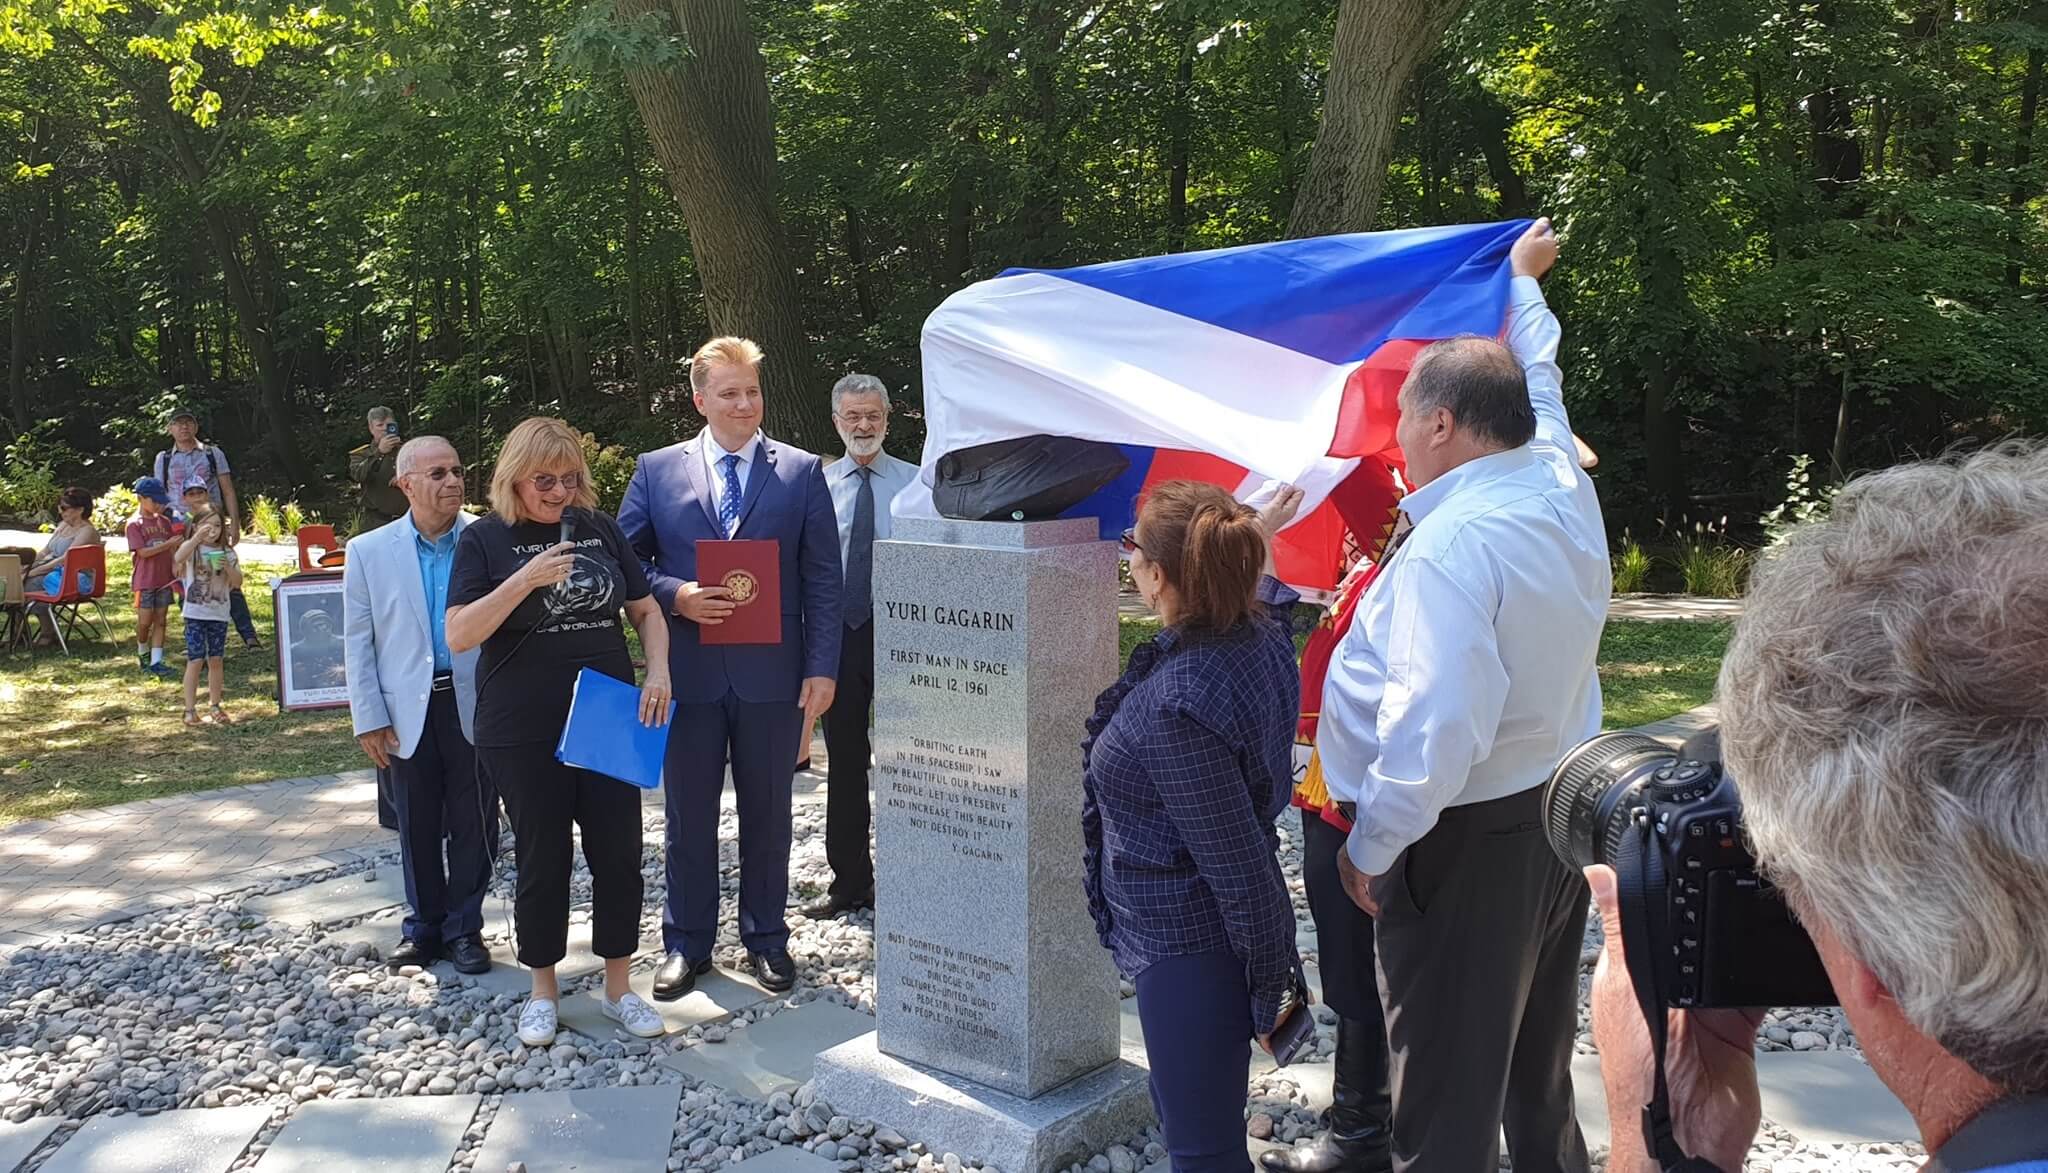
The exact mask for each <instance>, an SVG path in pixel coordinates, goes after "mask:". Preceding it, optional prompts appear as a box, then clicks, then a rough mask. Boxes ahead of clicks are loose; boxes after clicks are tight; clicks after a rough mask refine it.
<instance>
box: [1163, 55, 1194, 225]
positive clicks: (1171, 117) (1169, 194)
mask: <svg viewBox="0 0 2048 1173" xmlns="http://www.w3.org/2000/svg"><path fill="white" fill-rule="evenodd" d="M1174 36H1175V38H1176V39H1177V40H1178V42H1179V48H1178V51H1177V53H1178V55H1177V57H1176V59H1175V61H1174V65H1173V91H1172V97H1171V104H1170V105H1169V106H1168V107H1167V111H1166V124H1167V132H1166V251H1167V252H1170V253H1177V252H1184V251H1186V250H1187V247H1188V162H1189V156H1190V154H1191V153H1192V148H1191V145H1190V141H1189V140H1190V139H1191V138H1192V137H1193V136H1192V135H1191V133H1190V131H1191V129H1192V126H1193V123H1194V120H1195V115H1194V111H1193V110H1192V109H1190V108H1189V103H1190V101H1191V99H1192V97H1193V91H1194V86H1195V30H1194V26H1193V25H1192V24H1191V23H1190V22H1188V21H1186V20H1182V21H1180V22H1178V23H1177V24H1176V25H1175V26H1174Z"/></svg>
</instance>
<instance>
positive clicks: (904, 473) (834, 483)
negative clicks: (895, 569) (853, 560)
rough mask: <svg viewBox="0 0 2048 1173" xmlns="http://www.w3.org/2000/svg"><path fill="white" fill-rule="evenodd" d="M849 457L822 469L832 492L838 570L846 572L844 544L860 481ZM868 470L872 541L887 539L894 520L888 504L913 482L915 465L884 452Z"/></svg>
mask: <svg viewBox="0 0 2048 1173" xmlns="http://www.w3.org/2000/svg"><path fill="white" fill-rule="evenodd" d="M859 467H860V465H859V464H858V463H856V462H855V461H854V459H853V457H851V456H842V457H840V458H839V459H837V460H835V461H833V462H832V463H830V464H828V465H826V466H825V485H826V487H827V488H829V489H831V490H832V512H833V514H834V515H836V516H837V517H838V519H839V568H840V569H841V570H842V571H843V570H845V569H846V541H847V538H848V536H849V535H851V534H852V533H853V506H854V502H855V501H856V500H857V499H858V498H859V497H860V478H859V477H857V476H855V475H853V470H854V469H856V468H859ZM868 467H869V468H871V469H874V470H875V475H874V476H873V477H871V478H869V479H870V481H871V482H872V483H873V484H874V486H875V540H876V541H878V542H879V541H881V540H882V539H883V538H886V537H888V536H889V534H890V531H891V529H892V528H893V527H892V525H891V523H892V522H893V521H894V518H893V517H892V516H891V515H890V513H889V503H890V502H892V501H894V500H895V499H896V494H898V493H901V492H902V491H903V490H904V489H906V488H908V487H909V486H910V482H912V481H914V480H916V479H917V466H916V465H914V464H912V463H910V462H909V461H907V460H898V459H896V458H895V457H893V456H891V455H889V454H888V453H887V452H877V453H876V454H875V458H874V460H872V461H870V462H869V464H868Z"/></svg>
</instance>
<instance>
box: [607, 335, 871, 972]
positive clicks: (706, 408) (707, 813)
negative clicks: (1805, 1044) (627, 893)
mask: <svg viewBox="0 0 2048 1173" xmlns="http://www.w3.org/2000/svg"><path fill="white" fill-rule="evenodd" d="M760 366H761V348H760V347H758V346H756V345H754V343H752V342H750V341H748V340H747V339H744V338H714V339H712V340H711V341H710V342H707V343H705V344H704V346H703V347H702V349H700V350H698V351H697V353H696V355H695V357H693V358H692V359H691V360H690V390H691V393H692V399H693V401H694V402H695V403H696V405H697V410H698V411H699V412H701V413H702V414H703V416H704V420H705V424H706V426H705V428H704V430H703V431H701V432H699V433H697V435H696V436H695V437H694V438H692V439H689V440H685V441H684V442H682V443H680V444H675V445H671V446H670V447H667V448H663V449H661V450H659V451H656V452H649V453H647V454H646V455H644V456H642V457H641V458H640V462H639V464H638V466H637V467H635V468H634V470H633V479H632V482H631V483H630V484H628V485H627V486H626V498H625V501H624V503H623V504H622V505H621V506H620V507H619V525H620V526H621V527H622V528H623V529H624V530H625V531H626V537H627V539H628V540H629V541H631V542H632V543H633V548H634V549H635V550H636V551H638V552H639V554H640V558H641V560H642V561H643V562H645V563H646V565H647V577H648V581H649V582H651V583H652V584H653V586H654V597H655V600H656V601H657V602H659V603H660V604H661V607H662V610H663V611H664V612H666V613H667V614H668V616H669V632H670V634H669V674H670V676H671V677H672V678H673V679H674V681H675V699H676V715H675V721H674V723H673V725H672V726H671V732H670V733H669V738H668V758H667V762H666V766H665V769H664V781H663V785H664V789H665V790H666V799H667V807H668V844H667V847H668V851H667V855H668V902H667V905H666V906H665V907H664V908H663V910H662V918H661V936H662V947H663V948H664V949H665V950H666V951H667V953H668V956H667V958H666V959H664V960H663V962H662V965H661V968H660V969H659V970H658V971H656V973H655V977H654V996H655V997H656V998H657V999H659V1000H662V1001H672V1000H674V999H676V998H680V997H682V996H683V995H684V994H687V993H689V992H690V990H691V989H693V988H694V987H695V986H696V983H697V978H698V976H699V975H701V974H704V973H708V972H709V971H710V969H711V947H712V945H713V944H714V943H716V941H717V939H718V794H719V791H720V790H721V789H722V788H723V786H724V783H725V768H726V763H727V761H728V760H729V761H730V762H731V764H732V784H733V791H734V793H735V795H736V796H737V799H738V806H739V821H740V916H739V927H740V943H741V944H743V945H745V946H746V949H747V961H748V966H749V968H750V969H751V971H752V973H753V976H754V979H755V980H756V981H758V982H760V983H761V985H762V986H763V987H765V988H766V989H769V990H772V991H776V992H780V991H783V990H787V989H789V988H790V987H791V986H793V985H795V984H796V964H795V962H793V961H791V960H790V957H789V926H788V925H787V924H786V923H785V922H784V920H783V906H784V904H786V903H787V902H788V899H789V837H790V809H789V808H790V784H791V780H792V777H793V774H794V771H793V770H792V768H791V763H793V762H795V761H796V760H797V745H798V742H799V741H800V740H801V738H802V737H803V735H804V731H805V730H808V729H810V728H811V727H812V725H814V724H815V723H816V722H817V719H818V716H819V715H820V714H822V713H823V712H824V711H825V710H826V709H828V708H830V707H832V694H833V690H834V679H835V677H836V674H837V672H838V665H839V640H840V615H839V594H840V585H841V583H840V577H841V569H840V565H839V528H838V524H837V522H836V521H835V519H834V515H833V512H832V493H831V490H830V489H828V488H827V487H826V485H825V474H824V466H823V464H821V463H820V461H819V460H818V458H817V457H816V456H813V455H812V454H810V453H809V452H805V451H803V450H802V449H800V448H792V447H789V446H787V445H783V444H777V443H776V442H774V441H773V440H770V439H769V438H768V437H766V436H764V435H762V434H761V411H762V403H761V378H760ZM728 538H738V539H768V540H773V541H775V542H776V543H777V544H778V545H779V547H780V549H779V556H780V559H781V578H782V641H781V642H780V643H774V644H727V645H718V644H713V645H707V644H705V643H703V642H702V641H701V640H699V639H698V633H699V631H700V630H701V629H702V628H704V627H709V626H714V625H716V624H719V623H722V622H724V621H725V617H726V616H727V615H729V614H731V613H732V609H733V604H732V603H731V602H730V601H728V599H727V598H726V592H725V588H723V587H721V586H717V585H715V584H708V583H700V582H698V581H697V543H698V542H700V541H707V540H709V541H718V540H722V539H728Z"/></svg>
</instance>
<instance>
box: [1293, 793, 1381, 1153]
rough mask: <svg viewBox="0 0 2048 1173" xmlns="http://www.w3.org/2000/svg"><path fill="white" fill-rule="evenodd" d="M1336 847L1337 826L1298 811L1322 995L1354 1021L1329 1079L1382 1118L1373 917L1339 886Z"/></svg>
mask: <svg viewBox="0 0 2048 1173" xmlns="http://www.w3.org/2000/svg"><path fill="white" fill-rule="evenodd" d="M1342 850H1344V832H1342V831H1339V830H1338V829H1337V828H1336V827H1334V826H1332V825H1330V824H1329V823H1326V822H1324V821H1323V817H1322V816H1321V815H1319V814H1317V813H1315V812H1314V811H1303V812H1301V883H1302V887H1304V888H1306V889H1307V890H1308V911H1309V915H1310V916H1311V917H1313V918H1314V919H1315V922H1316V967H1317V968H1318V969H1319V970H1321V971H1322V975H1323V1003H1324V1004H1325V1005H1327V1006H1328V1007H1329V1008H1330V1009H1331V1010H1334V1011H1336V1012H1337V1016H1338V1017H1339V1018H1343V1019H1347V1020H1349V1021H1351V1022H1353V1023H1355V1024H1357V1027H1358V1029H1357V1030H1355V1031H1352V1032H1351V1033H1350V1034H1348V1035H1347V1036H1346V1037H1345V1039H1344V1041H1345V1042H1346V1043H1352V1042H1356V1043H1357V1044H1358V1048H1357V1053H1355V1054H1353V1053H1349V1052H1347V1053H1346V1054H1343V1055H1340V1056H1338V1064H1337V1080H1338V1081H1339V1082H1340V1083H1342V1084H1343V1085H1344V1086H1345V1087H1347V1088H1349V1089H1350V1090H1351V1091H1352V1092H1354V1093H1355V1094H1356V1099H1355V1102H1356V1103H1357V1105H1358V1110H1359V1111H1361V1112H1363V1113H1364V1114H1365V1115H1366V1116H1367V1117H1368V1118H1369V1119H1370V1120H1371V1121H1372V1122H1374V1123H1377V1124H1381V1125H1384V1124H1385V1123H1386V1122H1387V1120H1388V1119H1389V1117H1390V1116H1391V1115H1392V1112H1393V1107H1392V1101H1393V1091H1392V1089H1391V1088H1390V1087H1389V1086H1388V1084H1387V1020H1386V1014H1385V1011H1384V1010H1383V1009H1382V1008H1381V1006H1380V985H1379V974H1378V972H1377V970H1376V967H1375V964H1374V954H1373V923H1372V918H1371V917H1369V916H1367V915H1365V910H1364V909H1362V908H1360V907H1358V905H1356V904H1354V903H1352V901H1351V896H1350V895H1349V894H1348V893H1346V892H1345V891H1344V881H1343V879H1342V878H1341V877H1340V876H1339V875H1338V874H1337V853H1338V852H1340V851H1342Z"/></svg>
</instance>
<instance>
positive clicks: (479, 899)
mask: <svg viewBox="0 0 2048 1173" xmlns="http://www.w3.org/2000/svg"><path fill="white" fill-rule="evenodd" d="M463 471H464V470H463V467H462V464H461V461H460V460H459V459H458V458H457V457H456V455H455V448H454V447H453V446H452V445H450V444H449V443H448V441H446V440H444V439H442V438H441V437H439V436H419V437H415V438H414V439H412V440H408V441H407V442H406V443H405V446H404V447H402V448H400V449H399V450H398V485H399V488H400V489H402V490H403V491H404V493H405V499H406V501H407V502H408V503H409V504H410V506H411V507H410V508H409V509H408V510H407V511H406V513H405V515H404V516H402V517H400V518H399V519H398V520H397V521H394V522H392V523H390V524H389V525H384V526H380V527H378V528H376V529H373V530H371V531H369V532H368V533H364V534H359V535H357V536H356V537H354V538H351V539H349V543H348V561H347V562H346V563H345V565H344V568H343V572H342V597H343V607H344V610H343V615H344V620H343V627H344V635H343V638H344V640H345V642H346V644H347V649H348V701H349V709H350V712H351V714H352V716H353V717H354V720H355V732H356V740H357V741H359V742H361V743H362V746H363V752H364V753H366V754H368V755H370V760H371V761H373V762H375V763H377V767H378V768H379V769H385V768H388V769H389V770H390V771H391V780H392V797H393V798H394V799H395V800H396V804H397V807H398V841H399V849H400V857H399V858H400V862H401V864H402V866H403V869H404V872H405V900H406V903H407V904H409V905H411V906H412V914H411V915H410V916H408V917H406V918H405V926H404V932H405V939H404V940H403V941H402V942H400V943H399V945H398V947H397V948H396V949H394V950H392V951H391V952H390V953H389V954H387V955H386V957H385V959H384V960H385V963H386V964H387V965H389V966H390V967H391V968H393V969H396V968H398V967H400V966H405V965H429V964H432V963H433V962H434V961H437V960H439V959H441V958H443V957H446V958H447V959H448V960H449V961H450V962H451V963H452V964H453V965H454V966H455V968H456V970H458V971H459V972H462V973H471V974H474V973H483V972H484V971H486V970H488V969H490V968H491V954H490V950H488V949H486V948H484V943H483V927H484V922H483V906H484V889H485V888H486V887H487V886H488V885H489V883H490V878H491V864H490V850H489V846H490V844H489V836H488V833H487V831H486V828H487V827H489V826H491V825H492V824H493V822H494V820H492V819H491V818H490V817H489V812H488V807H489V804H490V802H491V798H490V794H489V791H488V789H487V788H485V787H484V786H483V784H482V781H481V780H480V778H479V776H478V771H477V766H476V751H475V748H474V747H473V745H472V744H471V738H472V737H473V736H474V734H473V732H472V730H473V728H474V720H475V716H476V657H477V653H476V652H475V651H474V650H471V651H468V652H465V653H463V654H461V655H459V656H458V655H453V654H451V653H450V652H449V651H448V639H447V635H446V633H445V631H444V628H443V624H444V622H445V619H446V616H447V612H448V572H449V571H450V570H451V569H452V568H453V567H454V565H455V538H456V536H457V535H458V534H460V533H461V532H462V528H463V527H464V526H466V525H468V524H469V522H470V518H469V516H468V515H467V514H465V513H463V512H462V497H463V479H462V478H463ZM444 847H445V853H446V854H445V858H444V854H443V852H444Z"/></svg>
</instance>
